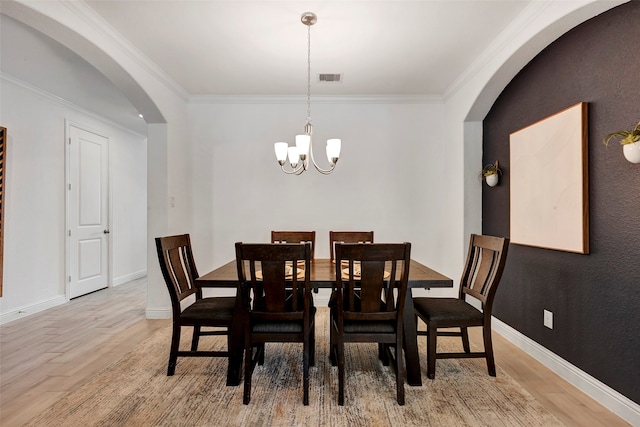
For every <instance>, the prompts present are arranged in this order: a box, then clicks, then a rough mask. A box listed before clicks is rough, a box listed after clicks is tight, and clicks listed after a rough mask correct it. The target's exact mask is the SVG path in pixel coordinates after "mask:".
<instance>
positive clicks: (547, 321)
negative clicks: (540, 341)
mask: <svg viewBox="0 0 640 427" xmlns="http://www.w3.org/2000/svg"><path fill="white" fill-rule="evenodd" d="M544 326H546V327H547V328H549V329H553V312H551V311H549V310H544Z"/></svg>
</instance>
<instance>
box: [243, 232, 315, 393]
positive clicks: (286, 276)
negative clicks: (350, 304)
mask: <svg viewBox="0 0 640 427" xmlns="http://www.w3.org/2000/svg"><path fill="white" fill-rule="evenodd" d="M299 261H304V266H308V265H309V263H310V261H311V243H308V242H307V243H295V244H294V243H285V244H277V243H276V244H268V243H242V242H238V243H236V264H237V269H238V282H239V285H238V286H239V287H240V292H242V298H243V301H244V302H245V304H244V305H245V307H244V308H243V316H244V322H243V323H244V328H245V330H244V337H245V355H244V361H245V364H244V396H243V403H244V404H245V405H246V404H248V403H249V401H250V400H251V377H252V374H253V371H254V368H255V366H256V364H262V363H263V362H264V356H263V355H264V346H265V343H269V342H297V343H302V362H303V375H302V377H303V389H304V391H303V403H304V404H305V405H308V404H309V365H311V366H313V365H314V364H315V357H314V355H315V332H314V327H315V325H314V319H315V313H316V309H315V307H314V306H313V304H312V303H311V287H310V286H311V269H310V268H305V267H304V266H303V265H302V264H299ZM247 268H248V272H247ZM289 290H292V292H289ZM291 295H297V296H299V297H298V298H295V297H293V298H292V297H291Z"/></svg>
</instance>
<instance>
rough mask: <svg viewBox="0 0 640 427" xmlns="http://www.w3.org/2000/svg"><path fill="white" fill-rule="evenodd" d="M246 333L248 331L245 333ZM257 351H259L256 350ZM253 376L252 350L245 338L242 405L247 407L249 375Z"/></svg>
mask: <svg viewBox="0 0 640 427" xmlns="http://www.w3.org/2000/svg"><path fill="white" fill-rule="evenodd" d="M247 332H248V331H247ZM258 351H260V350H259V349H258ZM252 374H253V348H252V347H251V342H250V340H249V336H248V335H247V336H246V339H245V346H244V396H243V398H242V403H243V404H245V405H248V404H249V402H250V401H251V375H252Z"/></svg>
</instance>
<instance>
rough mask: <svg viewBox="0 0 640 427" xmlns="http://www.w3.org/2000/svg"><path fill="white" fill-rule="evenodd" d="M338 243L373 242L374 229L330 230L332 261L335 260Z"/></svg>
mask: <svg viewBox="0 0 640 427" xmlns="http://www.w3.org/2000/svg"><path fill="white" fill-rule="evenodd" d="M336 243H373V231H329V251H330V254H331V261H334V260H335V244H336Z"/></svg>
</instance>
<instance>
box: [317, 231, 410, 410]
mask: <svg viewBox="0 0 640 427" xmlns="http://www.w3.org/2000/svg"><path fill="white" fill-rule="evenodd" d="M335 249H336V265H335V268H336V286H335V292H336V304H335V305H334V306H333V307H332V308H331V311H333V315H332V316H331V324H330V331H331V332H330V358H331V364H332V365H333V366H335V365H336V364H337V365H338V405H344V383H345V346H344V345H345V343H361V342H370V343H378V352H379V353H380V352H384V353H385V355H384V357H382V355H381V354H379V356H381V359H382V360H383V364H385V365H387V364H388V362H389V361H391V362H392V367H393V368H394V370H395V374H396V399H397V401H398V404H399V405H404V400H405V399H404V382H405V367H404V357H403V356H402V351H403V350H402V348H403V323H402V322H403V320H402V316H403V313H404V305H405V297H406V293H407V283H408V280H409V265H410V259H411V243H377V244H373V243H372V244H362V243H338V244H336V247H335ZM398 274H399V276H398ZM392 349H394V350H395V351H394V352H392V351H391V350H392Z"/></svg>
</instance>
